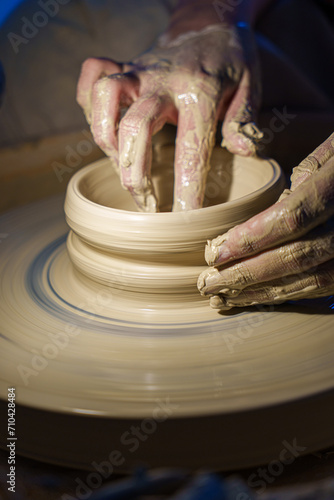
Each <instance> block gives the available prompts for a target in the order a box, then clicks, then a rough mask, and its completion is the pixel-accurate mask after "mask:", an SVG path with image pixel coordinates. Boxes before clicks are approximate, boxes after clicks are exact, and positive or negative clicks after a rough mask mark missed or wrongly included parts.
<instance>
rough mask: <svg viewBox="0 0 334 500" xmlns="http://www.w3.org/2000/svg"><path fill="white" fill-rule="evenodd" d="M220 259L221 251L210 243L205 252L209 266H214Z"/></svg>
mask: <svg viewBox="0 0 334 500" xmlns="http://www.w3.org/2000/svg"><path fill="white" fill-rule="evenodd" d="M218 257H219V249H218V248H217V247H216V246H215V245H214V244H213V243H212V241H208V243H207V245H206V247H205V251H204V258H205V260H206V262H207V264H208V265H209V266H212V265H213V264H214V263H215V262H216V260H217V259H218Z"/></svg>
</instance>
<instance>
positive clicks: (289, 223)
mask: <svg viewBox="0 0 334 500" xmlns="http://www.w3.org/2000/svg"><path fill="white" fill-rule="evenodd" d="M333 214H334V160H330V161H328V162H327V163H326V165H324V167H322V168H321V169H320V170H319V171H318V172H316V173H315V174H313V175H312V176H311V177H310V178H309V179H307V180H306V181H305V182H303V183H302V184H301V185H300V186H299V188H298V190H296V191H294V192H293V193H291V195H290V196H288V197H286V198H285V199H284V200H282V201H280V202H279V203H276V204H275V205H272V206H271V207H269V208H268V209H267V210H264V211H263V212H261V213H260V214H258V215H256V216H255V217H252V218H251V219H249V220H248V221H246V222H244V223H243V224H240V225H239V226H236V227H235V228H233V229H231V230H230V231H228V232H227V233H225V234H223V235H222V236H218V237H217V238H215V239H214V240H212V241H209V242H208V244H207V246H206V249H205V258H206V261H207V263H208V264H209V265H215V266H216V265H222V264H226V263H228V262H231V261H233V260H239V259H243V258H245V257H248V256H250V255H253V254H256V253H259V252H262V251H263V250H265V249H267V248H271V247H274V246H277V245H280V244H282V243H285V242H288V241H291V240H296V239H298V238H300V237H302V236H304V235H305V234H306V233H308V232H309V231H311V230H312V229H313V228H315V227H316V226H318V225H320V224H322V223H324V222H325V221H326V220H328V219H329V218H330V217H331V216H332V215H333Z"/></svg>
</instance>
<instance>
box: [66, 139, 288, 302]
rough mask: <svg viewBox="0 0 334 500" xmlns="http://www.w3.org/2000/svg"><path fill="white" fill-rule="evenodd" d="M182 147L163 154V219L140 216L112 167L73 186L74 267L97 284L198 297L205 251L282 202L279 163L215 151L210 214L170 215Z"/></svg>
mask: <svg viewBox="0 0 334 500" xmlns="http://www.w3.org/2000/svg"><path fill="white" fill-rule="evenodd" d="M173 156H174V148H173V147H172V146H165V147H163V148H161V149H160V152H159V155H158V157H157V158H155V160H154V162H153V168H152V178H153V184H154V186H155V190H156V193H157V195H158V200H159V207H160V210H161V211H160V212H159V213H142V212H138V211H137V209H136V205H135V203H134V202H133V200H132V197H131V195H130V194H129V193H128V192H127V191H126V190H124V189H123V188H122V187H121V184H120V181H119V178H118V176H117V174H116V173H115V171H114V169H113V168H112V165H111V164H110V160H108V159H103V160H100V161H97V162H95V163H93V164H91V165H89V166H87V167H85V168H83V169H82V170H80V171H79V172H77V173H76V174H75V175H74V176H73V177H72V179H71V181H70V183H69V185H68V188H67V194H66V201H65V213H66V220H67V223H68V225H69V226H70V228H71V229H72V231H71V232H70V234H69V237H68V242H67V247H68V251H69V255H70V258H71V260H72V262H73V264H74V265H75V266H76V267H77V269H79V271H80V272H82V273H83V274H85V275H86V276H88V277H89V278H90V279H93V280H95V281H98V282H101V283H103V284H107V285H109V286H113V287H120V288H125V289H129V290H130V289H131V290H139V291H148V290H150V291H154V292H155V293H157V292H161V293H168V292H169V291H172V290H174V291H175V290H176V289H177V290H178V291H179V292H180V293H181V292H182V293H184V292H185V291H186V290H188V291H192V293H197V289H196V280H197V276H198V274H199V273H200V272H201V271H202V270H203V266H205V261H204V247H205V243H206V241H207V240H208V239H212V238H215V237H216V236H218V235H219V234H222V233H224V232H226V231H227V230H228V229H230V228H231V227H233V226H235V225H236V224H240V223H241V222H243V221H245V220H247V219H248V218H250V217H252V216H253V215H255V214H256V213H258V212H260V211H261V210H264V209H265V208H267V207H268V206H270V205H271V204H272V203H274V202H275V201H276V200H277V198H278V196H279V194H280V193H281V192H282V189H283V185H284V181H283V177H282V174H281V169H280V167H279V166H278V165H277V163H276V162H274V161H273V160H268V159H259V158H242V157H238V156H233V155H232V154H230V153H228V152H227V151H226V150H223V149H221V148H219V147H217V148H215V150H214V153H213V158H212V162H211V165H212V168H211V171H210V174H209V176H208V181H207V188H206V195H205V201H204V208H201V209H198V210H191V211H188V212H170V211H168V210H170V209H171V206H172V194H173Z"/></svg>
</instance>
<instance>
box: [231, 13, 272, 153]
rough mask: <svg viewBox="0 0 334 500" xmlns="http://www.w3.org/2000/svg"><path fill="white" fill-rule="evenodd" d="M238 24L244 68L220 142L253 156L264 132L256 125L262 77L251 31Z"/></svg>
mask: <svg viewBox="0 0 334 500" xmlns="http://www.w3.org/2000/svg"><path fill="white" fill-rule="evenodd" d="M237 28H238V35H239V37H240V41H241V44H242V46H243V48H244V58H245V68H244V71H243V73H242V76H241V79H240V82H239V83H238V87H237V90H236V92H235V94H234V96H233V99H232V101H231V103H230V105H229V108H228V110H227V112H226V115H225V118H224V122H223V127H222V135H223V142H222V146H225V147H226V148H227V149H228V150H229V151H231V153H234V154H239V155H242V156H252V155H254V154H255V153H256V151H257V144H258V142H259V140H260V139H261V138H262V137H263V133H262V132H261V130H259V128H258V127H257V125H256V115H257V111H258V108H259V105H260V95H261V84H260V82H261V78H260V74H259V73H260V71H259V65H258V57H257V48H256V43H255V39H254V36H253V34H252V31H251V30H250V28H249V26H248V25H246V24H244V23H238V25H237Z"/></svg>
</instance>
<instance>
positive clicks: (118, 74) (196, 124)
mask: <svg viewBox="0 0 334 500" xmlns="http://www.w3.org/2000/svg"><path fill="white" fill-rule="evenodd" d="M250 39H251V33H250V30H249V28H248V27H247V26H245V25H236V26H228V25H224V24H222V23H220V24H217V25H210V26H207V27H205V28H204V29H201V30H199V31H188V32H186V33H183V34H181V35H179V36H177V37H176V38H173V39H172V40H169V39H168V37H166V36H162V37H161V38H160V39H159V40H158V43H157V44H156V45H155V47H154V48H152V49H151V50H150V51H148V52H146V53H145V54H143V55H142V56H140V57H138V58H137V59H136V60H134V61H133V62H132V63H130V64H118V63H115V62H114V61H111V60H107V59H88V60H87V61H85V63H84V64H83V67H82V72H81V76H80V79H79V83H78V93H77V100H78V102H79V104H80V105H81V107H82V108H83V109H84V112H85V115H86V118H87V120H88V122H89V124H90V126H91V130H92V133H93V136H94V139H95V141H96V143H97V144H98V145H99V146H100V147H101V149H102V150H103V151H104V152H105V153H106V154H107V155H108V156H109V157H111V158H112V159H113V160H114V163H115V164H117V165H118V168H119V174H120V177H121V181H122V184H123V186H124V187H125V188H127V189H129V191H130V192H131V193H132V195H133V197H134V199H135V201H136V203H137V205H138V207H139V209H140V210H142V211H152V212H154V211H156V210H157V200H156V197H155V194H154V190H153V187H152V183H151V178H150V167H151V165H150V164H151V139H152V135H153V134H154V133H156V132H157V131H158V130H160V129H161V128H162V127H163V125H164V124H165V123H166V122H168V123H172V124H175V125H177V126H178V128H177V140H176V151H175V182H174V205H173V210H177V211H178V210H188V209H194V208H199V207H201V205H202V202H203V197H204V190H205V180H206V176H207V173H208V169H209V161H210V155H211V151H212V148H213V144H214V140H215V131H216V126H217V121H218V119H222V118H223V117H224V118H225V120H224V123H223V129H222V134H223V137H224V141H223V142H224V146H226V147H227V148H228V149H229V150H230V151H231V152H233V153H238V154H242V155H246V156H248V155H252V154H254V153H255V150H256V142H257V140H258V139H260V138H261V136H262V134H261V132H260V131H259V130H258V129H257V127H256V125H255V123H254V113H255V111H256V108H257V106H258V95H259V91H258V87H257V86H258V83H256V82H258V81H259V79H258V75H257V74H255V73H256V68H255V66H256V62H255V60H254V56H253V50H252V47H253V45H252V43H251V42H250ZM245 47H247V49H245ZM124 112H125V114H124ZM123 115H124V116H123Z"/></svg>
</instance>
